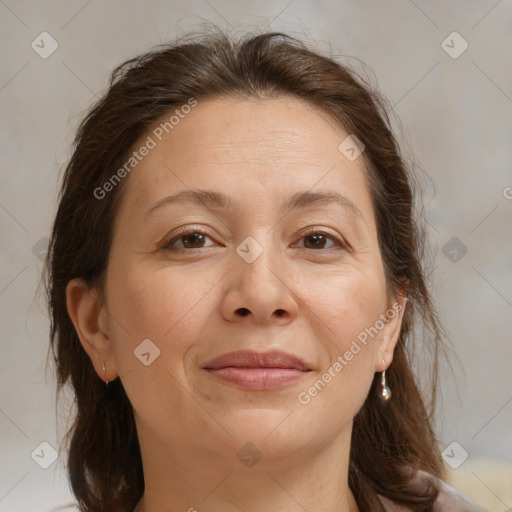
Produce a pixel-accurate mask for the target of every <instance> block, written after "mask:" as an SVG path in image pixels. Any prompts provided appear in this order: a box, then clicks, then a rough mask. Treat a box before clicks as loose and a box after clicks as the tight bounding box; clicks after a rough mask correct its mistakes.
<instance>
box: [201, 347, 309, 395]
mask: <svg viewBox="0 0 512 512" xmlns="http://www.w3.org/2000/svg"><path fill="white" fill-rule="evenodd" d="M203 368H204V369H205V370H207V371H208V372H209V373H210V375H213V376H214V377H216V378H219V379H221V380H222V381H224V382H226V383H229V384H234V385H236V386H239V387H242V388H245V389H254V390H257V389H259V390H266V389H276V388H279V387H281V386H285V385H287V384H292V383H293V382H296V381H298V380H300V379H301V378H303V377H304V376H305V375H306V374H307V373H308V372H310V371H311V368H309V367H308V365H307V364H306V363H305V362H304V361H303V360H302V359H300V358H298V357H297V356H294V355H293V354H288V353H286V352H282V351H280V350H273V351H270V352H264V353H261V352H255V351H249V350H244V351H238V352H230V353H228V354H223V355H221V356H219V357H216V358H214V359H212V360H211V361H209V362H208V363H206V364H205V365H204V366H203Z"/></svg>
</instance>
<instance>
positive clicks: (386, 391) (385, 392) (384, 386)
mask: <svg viewBox="0 0 512 512" xmlns="http://www.w3.org/2000/svg"><path fill="white" fill-rule="evenodd" d="M382 362H383V363H384V364H386V360H385V359H383V360H382ZM381 385H382V390H381V392H380V396H381V398H382V400H384V401H385V402H387V401H388V400H389V399H390V398H391V390H390V389H389V387H388V386H387V384H386V370H384V371H383V372H382V377H381Z"/></svg>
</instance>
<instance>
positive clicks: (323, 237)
mask: <svg viewBox="0 0 512 512" xmlns="http://www.w3.org/2000/svg"><path fill="white" fill-rule="evenodd" d="M302 240H304V241H305V242H304V248H305V249H313V250H315V249H332V248H333V247H336V246H338V247H343V246H344V244H343V243H342V242H341V241H339V240H338V239H337V238H336V237H334V236H332V235H328V234H327V233H323V232H321V231H313V232H310V233H307V234H306V235H304V236H303V238H302ZM329 240H330V241H332V242H334V246H331V247H326V244H327V243H328V242H329Z"/></svg>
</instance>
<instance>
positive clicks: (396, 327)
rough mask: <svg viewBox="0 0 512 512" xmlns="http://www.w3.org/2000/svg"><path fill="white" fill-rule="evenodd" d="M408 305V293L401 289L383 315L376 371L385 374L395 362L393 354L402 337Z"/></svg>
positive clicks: (389, 302) (392, 298)
mask: <svg viewBox="0 0 512 512" xmlns="http://www.w3.org/2000/svg"><path fill="white" fill-rule="evenodd" d="M406 305H407V293H406V291H405V290H403V289H400V290H398V291H397V292H396V293H394V294H393V295H392V297H391V299H390V300H389V301H388V305H387V309H386V312H385V313H384V314H383V315H381V319H382V320H383V322H384V327H383V328H382V331H381V336H380V339H379V350H378V351H377V360H376V361H375V371H376V372H383V371H384V370H385V369H386V368H387V367H388V366H389V365H390V364H391V362H392V361H393V352H394V350H395V346H396V344H397V342H398V338H399V337H400V331H401V328H402V320H403V317H404V313H405V308H406Z"/></svg>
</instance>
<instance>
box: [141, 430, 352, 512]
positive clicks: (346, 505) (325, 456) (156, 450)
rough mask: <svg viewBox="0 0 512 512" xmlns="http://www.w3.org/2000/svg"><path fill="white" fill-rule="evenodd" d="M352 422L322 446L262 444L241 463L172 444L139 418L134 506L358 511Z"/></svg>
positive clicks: (231, 511)
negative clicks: (351, 483) (352, 481)
mask: <svg viewBox="0 0 512 512" xmlns="http://www.w3.org/2000/svg"><path fill="white" fill-rule="evenodd" d="M351 427H352V426H351V425H349V426H347V429H346V431H344V432H341V433H339V434H338V435H337V436H336V437H335V438H333V440H332V442H331V443H329V444H326V445H325V446H322V447H318V446H314V447H310V448H306V449H301V450H297V451H296V452H294V453H292V454H289V455H286V456H283V457H272V455H271V454H272V451H271V450H269V451H268V452H267V451H265V450H262V451H263V455H262V457H261V459H260V460H259V461H258V462H256V463H255V464H254V465H252V466H251V467H245V466H244V464H242V463H241V462H240V460H239V459H238V458H235V457H228V456H226V457H225V458H224V457H222V456H221V455H219V454H218V453H214V451H212V452H211V453H209V454H205V452H204V450H203V451H201V450H198V452H197V453H194V450H193V448H192V449H191V447H188V448H186V449H183V450H180V447H179V446H176V447H173V449H172V450H170V449H169V447H166V446H163V445H162V444H160V443H159V442H158V439H156V438H155V437H154V436H151V435H150V434H149V432H148V431H147V430H145V428H144V425H141V424H140V423H138V425H137V430H138V435H139V442H140V446H141V454H142V460H143V467H144V481H145V493H144V496H143V498H142V499H141V500H140V502H139V503H138V505H137V507H136V508H135V510H134V512H174V511H177V510H178V511H179V510H182V511H189V512H213V511H216V510H222V511H223V512H240V511H241V510H243V511H246V510H247V511H249V510H266V511H268V512H277V511H279V512H292V511H293V512H294V511H297V512H299V511H300V512H303V511H304V510H308V511H309V512H321V511H325V510H329V511H332V512H358V508H357V504H356V502H355V499H354V496H353V495H352V492H351V491H350V489H349V487H348V466H349V452H350V434H351ZM250 452H251V450H250V449H249V450H248V453H250ZM267 453H268V454H269V455H267Z"/></svg>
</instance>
